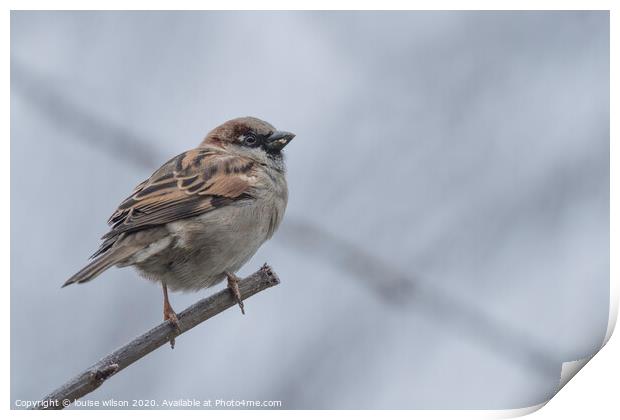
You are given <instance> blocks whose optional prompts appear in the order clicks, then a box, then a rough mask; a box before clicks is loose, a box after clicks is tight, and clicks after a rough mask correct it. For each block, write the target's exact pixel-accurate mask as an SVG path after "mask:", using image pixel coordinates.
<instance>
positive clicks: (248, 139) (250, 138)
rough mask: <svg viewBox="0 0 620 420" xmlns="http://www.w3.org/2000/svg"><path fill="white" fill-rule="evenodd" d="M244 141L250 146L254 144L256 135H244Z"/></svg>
mask: <svg viewBox="0 0 620 420" xmlns="http://www.w3.org/2000/svg"><path fill="white" fill-rule="evenodd" d="M244 141H245V144H248V145H250V146H251V145H254V144H256V136H254V135H253V134H250V135H248V136H246V138H245V139H244Z"/></svg>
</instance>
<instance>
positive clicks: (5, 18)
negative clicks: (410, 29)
mask: <svg viewBox="0 0 620 420" xmlns="http://www.w3.org/2000/svg"><path fill="white" fill-rule="evenodd" d="M257 3H258V2H257V1H249V0H230V1H226V2H224V1H204V0H203V1H200V0H175V1H167V0H150V1H148V2H147V1H139V0H127V1H121V0H108V1H100V0H92V1H89V2H88V3H85V2H81V1H77V0H71V1H69V0H64V1H55V2H52V1H43V0H23V1H16V0H9V1H5V2H3V4H5V5H6V6H5V13H4V14H3V15H2V18H1V21H0V22H1V24H0V28H1V29H0V33H1V34H2V35H1V36H2V47H3V52H4V54H3V55H2V59H3V61H4V63H3V64H4V65H3V66H2V70H1V72H2V79H3V80H4V84H3V86H4V92H5V101H4V102H3V104H4V106H3V110H2V111H3V112H2V118H3V119H4V124H3V125H2V126H3V127H5V129H4V132H5V136H4V137H5V139H6V140H5V141H4V142H3V143H2V147H3V150H2V152H3V153H2V154H1V156H2V163H3V165H2V175H3V176H2V179H3V182H4V184H5V188H4V195H3V197H4V198H5V201H4V203H3V204H4V205H2V206H0V211H1V212H2V213H1V216H2V217H1V219H2V223H3V228H4V229H3V232H5V234H4V235H3V237H4V241H3V242H2V244H1V246H2V252H1V255H2V259H3V260H4V264H2V271H3V273H4V274H5V275H4V276H3V279H4V282H3V286H4V287H5V293H3V294H2V299H3V300H4V304H3V305H2V310H3V314H4V319H5V320H6V321H5V325H7V324H8V319H9V317H10V306H9V305H10V298H9V296H10V293H9V289H10V282H9V278H10V258H9V256H10V240H9V237H10V207H9V203H8V199H9V191H10V183H9V179H10V142H9V139H10V125H9V124H10V116H9V110H10V96H9V91H10V71H9V69H10V55H9V50H10V13H9V10H51V9H53V10H74V9H79V10H183V9H188V10H244V9H248V10H350V9H352V7H351V6H355V9H358V10H523V9H525V10H610V11H611V13H610V19H611V44H610V46H611V48H610V50H611V51H610V53H611V57H610V62H611V69H612V71H611V73H610V74H611V75H612V78H611V97H610V115H611V116H614V115H619V114H618V111H617V98H618V86H617V83H615V79H614V77H613V75H615V74H618V68H619V67H618V63H617V60H618V54H617V51H614V50H617V49H618V45H620V44H619V43H618V31H617V29H616V28H617V23H618V18H617V17H616V16H615V12H616V11H617V10H618V8H617V7H614V6H615V3H617V2H613V1H602V0H599V1H597V0H592V1H576V0H565V1H562V2H557V1H552V0H538V1H533V0H521V1H497V0H496V1H489V0H487V1H481V0H479V1H467V2H465V1H458V0H452V1H448V0H446V1H404V0H383V1H380V2H379V1H368V0H357V1H355V2H348V1H341V0H331V1H326V0H315V1H308V0H299V1H295V2H290V1H289V2H287V1H275V0H273V1H262V2H260V5H259V4H257ZM147 6H148V8H147ZM610 134H611V186H612V188H611V197H610V198H611V215H617V214H618V212H619V210H620V207H619V206H618V194H617V191H618V189H617V188H616V190H615V191H616V192H614V188H613V186H616V187H617V186H618V170H617V169H616V168H617V167H618V164H619V156H618V153H619V148H618V147H617V141H618V140H617V127H616V124H615V121H614V119H613V117H612V118H611V131H610ZM7 233H8V234H7ZM610 251H611V253H610V255H611V267H610V270H611V271H610V273H611V286H610V287H611V293H610V297H611V302H610V314H609V325H608V329H607V335H606V338H605V342H607V341H608V340H609V338H610V337H611V334H612V332H613V330H614V327H615V324H616V320H617V314H618V291H619V288H618V274H619V273H618V264H617V263H616V262H615V261H614V256H616V255H618V252H617V251H618V224H617V219H614V217H613V216H612V219H611V243H610ZM4 336H5V337H8V334H5V335H4ZM611 342H612V344H611V345H607V346H605V348H604V349H603V351H602V352H601V355H598V356H596V359H597V360H594V361H593V362H591V363H589V364H588V368H586V369H585V371H586V372H584V373H582V374H581V375H579V376H580V379H579V380H576V381H571V383H570V384H569V385H568V386H567V387H566V388H567V389H566V390H562V391H561V392H560V393H559V394H558V395H557V396H556V397H554V398H553V399H552V403H550V404H549V407H547V408H546V409H545V410H541V411H539V412H538V413H536V414H535V416H538V417H540V416H543V417H545V416H553V418H556V417H561V418H569V419H570V418H573V417H575V418H577V416H580V418H581V417H583V416H585V415H590V413H593V412H597V413H600V416H597V417H594V418H617V415H618V414H620V410H619V404H618V403H617V402H616V401H617V390H618V388H619V387H618V385H619V384H620V381H619V380H618V377H617V375H618V373H620V369H619V367H620V363H618V354H620V350H619V349H620V345H619V344H618V339H612V340H611ZM0 351H1V352H2V356H3V360H4V363H5V370H4V371H5V372H9V371H10V358H9V345H8V343H5V345H3V346H0ZM599 359H600V360H599ZM589 360H590V358H586V359H584V360H582V361H577V362H571V363H567V364H565V366H564V369H563V372H562V376H563V381H562V386H563V385H565V384H566V382H567V381H568V380H569V379H570V378H572V377H573V376H574V374H575V373H577V372H578V371H579V370H580V369H581V368H582V367H583V366H584V365H585V364H586V363H587V361H589ZM603 362H604V363H603ZM590 365H592V369H591V370H590V369H589V368H590ZM582 376H583V378H581V377H582ZM573 383H575V384H574V385H573ZM1 386H2V391H3V395H4V401H5V410H7V411H10V410H9V407H10V401H9V399H10V398H9V395H10V379H9V376H8V375H4V380H3V381H2V382H1ZM601 396H603V397H602V398H601ZM543 405H544V404H541V405H539V406H534V407H528V408H523V409H519V410H488V411H478V410H475V411H473V410H472V411H382V412H381V416H389V417H392V418H407V419H409V418H412V417H418V418H475V419H480V418H507V417H515V416H520V415H525V414H528V413H531V412H533V411H536V410H538V409H539V408H540V407H541V406H543ZM128 413H131V415H132V416H139V417H140V416H145V417H146V416H148V418H149V419H151V418H164V416H165V417H168V416H170V415H171V414H172V415H174V414H173V413H170V412H162V411H140V412H138V411H131V412H128ZM7 414H9V415H12V416H33V415H38V414H37V413H36V412H26V411H10V412H9V413H7ZM291 414H294V415H295V417H299V418H314V417H315V416H317V415H318V414H320V415H322V416H326V417H332V418H339V419H340V418H343V417H345V418H346V417H353V416H355V418H356V419H357V418H362V419H363V418H370V417H371V416H372V417H375V416H376V415H377V414H378V413H376V412H374V411H371V412H368V411H366V412H364V411H321V412H314V411H294V412H290V411H253V412H250V411H209V412H208V413H205V412H204V411H189V410H188V411H182V415H183V416H184V417H186V416H187V417H190V418H191V417H193V418H201V419H204V418H205V416H209V418H213V417H218V418H237V417H241V416H244V417H245V416H252V417H253V418H265V419H267V418H268V419H273V418H288V417H290V416H291ZM45 415H46V416H49V415H52V416H54V414H50V413H46V414H45ZM56 415H58V414H56ZM61 415H66V416H80V417H83V416H89V417H90V416H93V417H107V416H109V415H110V414H109V413H106V412H102V411H88V412H87V411H84V410H79V411H78V410H76V411H65V412H63V413H62V414H61Z"/></svg>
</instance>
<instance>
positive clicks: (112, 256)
mask: <svg viewBox="0 0 620 420" xmlns="http://www.w3.org/2000/svg"><path fill="white" fill-rule="evenodd" d="M117 251H119V250H118V249H116V250H111V251H109V252H107V253H105V254H103V255H101V256H99V257H97V258H95V259H94V260H92V261H91V262H90V263H88V265H86V267H84V268H82V269H81V270H80V271H78V272H77V273H75V274H74V275H73V276H71V278H69V280H67V281H66V282H65V283H64V284H63V285H62V287H65V286H69V285H70V284H73V283H85V282H87V281H90V280H92V279H94V278H95V277H97V276H98V275H99V274H101V273H103V272H104V271H105V270H107V269H108V268H110V267H112V266H113V265H115V264H118V263H119V262H120V261H121V260H123V259H125V258H127V255H126V254H125V253H123V252H117Z"/></svg>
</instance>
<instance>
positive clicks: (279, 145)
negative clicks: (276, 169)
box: [265, 131, 295, 152]
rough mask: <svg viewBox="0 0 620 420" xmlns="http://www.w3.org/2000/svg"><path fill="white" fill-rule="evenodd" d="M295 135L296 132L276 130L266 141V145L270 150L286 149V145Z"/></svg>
mask: <svg viewBox="0 0 620 420" xmlns="http://www.w3.org/2000/svg"><path fill="white" fill-rule="evenodd" d="M294 137H295V134H293V133H289V132H288V131H274V132H273V133H272V134H271V135H270V136H269V137H267V141H266V142H265V147H267V149H269V150H270V151H274V152H279V151H280V150H282V149H284V146H286V145H287V144H289V142H290V141H291V140H293V138H294Z"/></svg>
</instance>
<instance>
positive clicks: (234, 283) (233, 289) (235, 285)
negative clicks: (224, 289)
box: [225, 271, 245, 315]
mask: <svg viewBox="0 0 620 420" xmlns="http://www.w3.org/2000/svg"><path fill="white" fill-rule="evenodd" d="M225 274H226V278H227V279H228V288H229V289H230V293H232V295H233V298H235V301H237V303H238V304H239V307H240V308H241V313H242V314H243V315H245V310H244V309H243V301H242V300H241V292H239V280H241V279H240V278H239V277H237V276H236V275H234V274H233V273H229V272H228V271H226V272H225Z"/></svg>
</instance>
